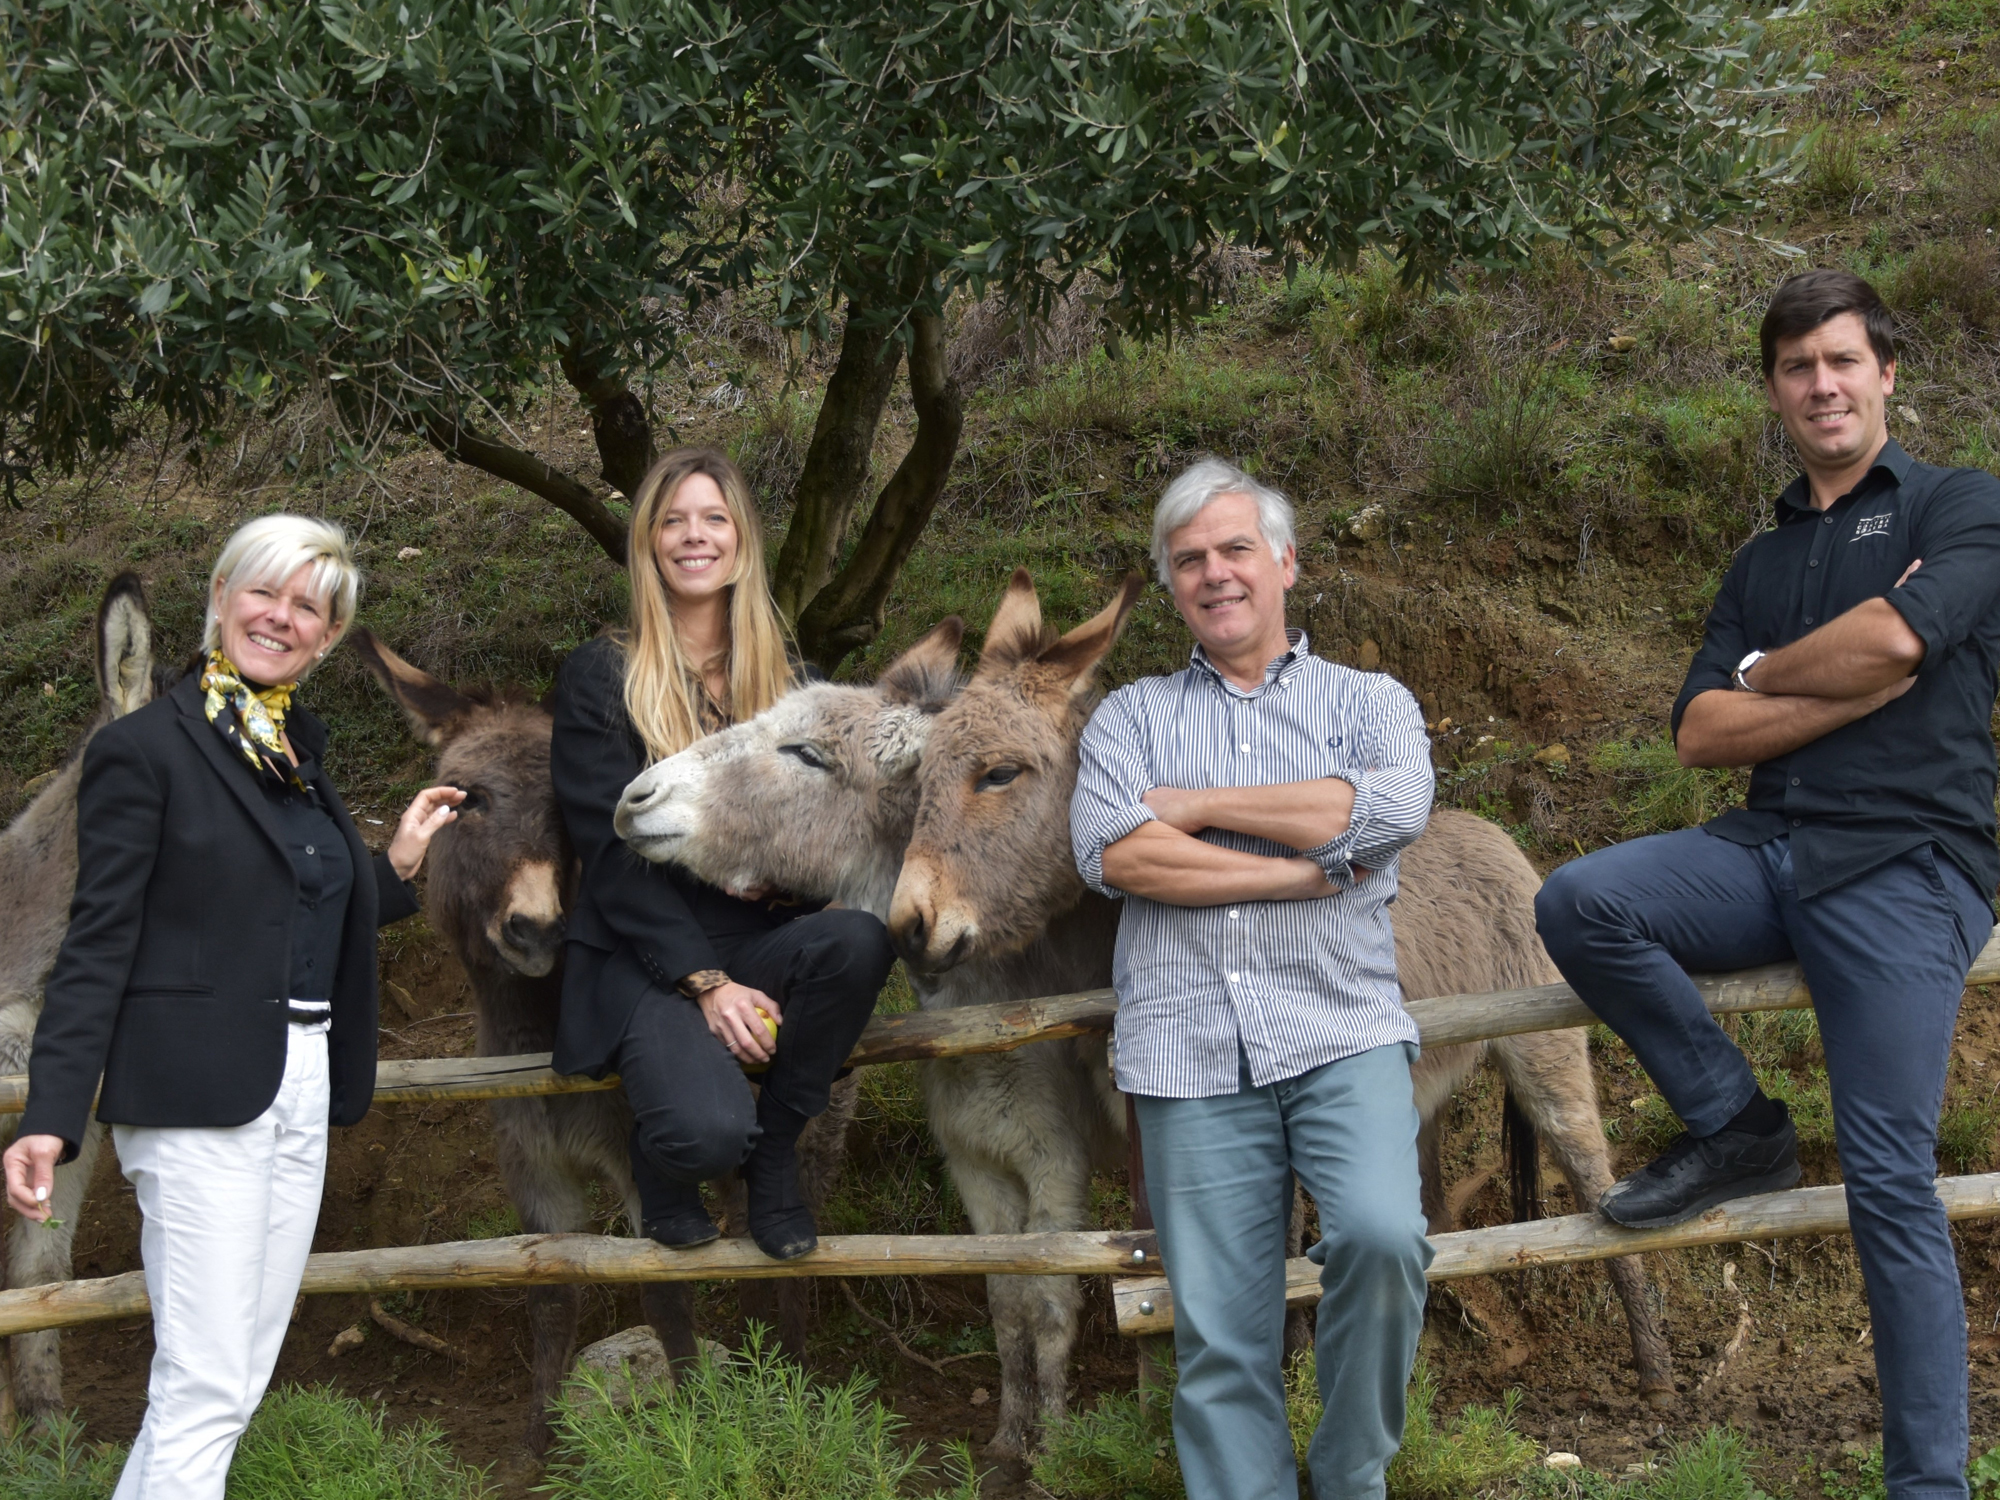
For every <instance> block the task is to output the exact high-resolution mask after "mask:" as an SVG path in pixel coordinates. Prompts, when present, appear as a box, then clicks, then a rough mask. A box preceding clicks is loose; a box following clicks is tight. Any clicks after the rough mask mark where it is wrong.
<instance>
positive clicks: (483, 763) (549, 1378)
mask: <svg viewBox="0 0 2000 1500" xmlns="http://www.w3.org/2000/svg"><path fill="white" fill-rule="evenodd" d="M355 637H356V640H355V645H356V649H357V650H359V651H360V653H361V655H362V658H363V660H365V661H366V662H367V663H368V666H369V668H370V669H371V670H372V671H373V672H374V673H375V675H376V677H377V678H379V679H380V681H381V683H382V685H383V687H385V688H386V689H387V690H388V692H389V696H390V697H391V698H392V699H394V700H395V702H396V703H397V704H398V706H400V707H401V708H402V710H403V713H404V715H405V716H406V717H407V718H408V720H409V722H410V725H411V728H412V729H413V731H414V732H415V734H416V736H417V738H418V739H419V740H421V741H423V742H424V743H425V744H427V745H429V746H430V747H431V748H432V749H433V750H435V751H436V752H437V776H438V779H439V780H441V781H448V782H450V783H452V784H453V785H455V786H458V787H462V788H464V790H465V792H466V799H465V801H464V802H462V803H460V804H459V808H458V817H457V819H456V820H455V821H454V822H453V823H451V824H450V825H449V826H447V827H446V828H444V829H442V830H440V831H439V833H438V835H437V836H436V838H435V839H433V840H432V843H431V850H430V875H429V877H428V882H427V886H426V891H425V911H426V914H427V915H428V916H429V918H430V921H431V925H432V926H434V927H435V928H436V929H437V930H438V931H439V932H440V933H441V934H443V936H444V938H445V940H446V941H447V942H448V943H450V945H451V948H452V951H453V953H455V954H456V955H457V956H458V960H459V962H460V964H462V965H463V966H464V969H465V973H466V977H467V978H468V979H469V980H470V981H471V984H472V993H473V1012H474V1018H475V1019H474V1029H475V1035H476V1042H477V1046H478V1048H479V1052H480V1055H481V1056H486V1057H495V1056H511V1055H515V1054H519V1053H523V1052H547V1051H549V1050H550V1049H551V1048H552V1047H553V1046H554V1045H555V1034H556V1013H557V1006H558V1003H559V1000H560V997H561V994H562V956H563V933H564V928H565V923H566V911H567V901H568V898H569V894H570V892H571V890H572V888H573V882H574V878H575V872H574V856H573V854H572V853H571V850H570V847H569V840H568V836H567V834H566V832H565V830H564V827H563V821H562V814H561V811H560V809H558V807H557V805H556V799H555V791H554V788H553V787H552V786H551V785H550V782H549V737H550V733H551V730H552V729H553V720H552V719H551V718H550V717H549V713H548V710H547V709H546V708H544V707H542V706H541V705H539V704H536V703H532V702H530V701H528V700H527V698H526V697H525V695H523V694H521V693H518V692H497V693H496V692H489V691H485V690H476V691H473V692H467V693H462V692H460V691H458V690H457V689H455V688H453V687H451V686H449V685H447V684H446V683H444V682H441V681H439V680H438V679H437V678H435V677H432V676H430V675H429V674H428V673H426V672H423V671H421V670H419V669H418V668H416V667H414V666H412V665H411V664H410V663H409V662H407V661H405V660H403V658H401V657H400V656H398V655H396V653H395V652H393V651H391V650H390V649H389V648H388V647H387V646H385V645H383V644H382V642H381V641H380V640H379V639H377V638H376V637H375V636H374V635H372V634H371V633H370V632H368V631H367V630H365V629H357V630H356V631H355ZM489 1109H490V1111H491V1118H492V1121H493V1133H494V1137H495V1139H496V1142H497V1155H498V1158H499V1166H500V1176H501V1180H502V1181H503V1182H505V1183H506V1186H507V1194H508V1197H509V1198H510V1199H511V1200H512V1201H513V1204H514V1208H515V1211H516V1213H518V1214H519V1216H520V1219H521V1225H522V1227H523V1228H524V1229H526V1230H527V1231H529V1232H530V1233H535V1234H560V1233H574V1232H577V1231H581V1230H586V1229H588V1228H589V1226H590V1222H591V1210H590V1202H589V1199H588V1197H587V1193H588V1190H589V1188H590V1186H591V1185H592V1184H593V1183H603V1184H605V1185H606V1186H608V1187H609V1188H610V1189H611V1191H612V1193H613V1195H614V1196H615V1197H616V1199H617V1200H618V1201H619V1202H621V1203H623V1204H624V1205H625V1216H626V1221H627V1223H628V1224H631V1225H637V1224H638V1223H639V1205H638V1197H637V1193H636V1191H635V1189H634V1186H633V1183H632V1169H631V1158H630V1156H629V1154H628V1146H627V1142H628V1140H629V1138H630V1136H631V1131H632V1113H631V1110H630V1108H629V1107H628V1105H627V1104H626V1101H625V1096H624V1094H623V1093H622V1092H618V1091H615V1090H614V1091H611V1092H606V1093H588V1094H564V1095H555V1096H548V1097H540V1098H527V1099H496V1100H494V1101H492V1103H491V1104H490V1105H489ZM853 1109H854V1085H853V1084H852V1082H851V1081H850V1082H848V1083H846V1084H845V1085H843V1086H840V1087H837V1088H836V1090H835V1096H834V1104H833V1107H832V1108H830V1109H829V1110H828V1111H827V1114H826V1115H825V1116H822V1117H821V1120H820V1121H817V1122H815V1127H814V1128H813V1129H811V1130H809V1131H808V1132H807V1133H806V1135H805V1137H804V1138H803V1139H802V1140H801V1142H800V1152H801V1166H800V1178H801V1181H802V1183H803V1184H804V1186H805V1189H806V1191H807V1193H808V1194H809V1195H813V1196H815V1197H818V1196H823V1194H824V1191H825V1186H826V1184H827V1183H829V1182H831V1180H832V1179H833V1178H834V1177H835V1176H836V1175H838V1172H839V1166H840V1160H841V1156H842V1154H843V1151H844V1147H845V1139H846V1136H845V1129H846V1125H847V1122H848V1120H849V1119H850V1118H851V1117H852V1114H853ZM724 1197H725V1202H726V1204H727V1208H728V1216H729V1218H730V1221H731V1227H732V1232H741V1220H742V1218H743V1206H742V1204H741V1202H740V1201H739V1200H740V1199H741V1197H742V1192H741V1185H740V1184H737V1183H733V1182H732V1183H730V1184H728V1185H726V1187H725V1192H724ZM806 1299H807V1289H806V1287H805V1286H804V1285H803V1284H802V1283H800V1282H796V1281H785V1282H781V1283H778V1284H776V1285H774V1286H771V1287H768V1288H767V1287H766V1286H765V1285H764V1284H762V1283H746V1284H745V1285H744V1287H743V1288H742V1290H741V1292H740V1294H739V1301H740V1303H741V1304H742V1306H743V1309H744V1312H745V1315H746V1316H755V1317H759V1318H761V1319H762V1320H763V1321H765V1322H767V1323H771V1324H773V1325H774V1326H775V1327H776V1329H777V1332H778V1335H779V1342H780V1345H781V1347H783V1348H784V1349H786V1350H787V1351H788V1352H790V1353H793V1354H798V1353H799V1352H801V1351H802V1350H803V1348H804V1342H805V1326H806V1317H807V1300H806ZM640 1301H641V1304H642V1305H643V1307H644V1309H645V1313H646V1319H647V1321H648V1322H649V1323H650V1324H651V1325H652V1327H653V1330H654V1332H655V1333H657V1334H658V1335H659V1337H660V1342H661V1344H662V1346H663V1347H664V1348H665V1350H666V1353H667V1356H668V1358H669V1360H670V1361H672V1362H673V1365H674V1366H675V1367H676V1368H686V1367H687V1366H688V1364H689V1363H690V1362H691V1361H693V1360H694V1359H695V1357H696V1349H697V1340H696V1337H695V1316H694V1288H693V1284H692V1283H691V1282H685V1281H680V1282H656V1283H648V1284H646V1285H645V1286H643V1287H642V1288H641V1289H640ZM581 1306H582V1291H581V1289H580V1288H578V1287H562V1286H551V1287H533V1288H530V1289H529V1292H528V1325H529V1329H530V1332H531V1334H532V1338H533V1355H532V1361H533V1363H532V1388H533V1402H532V1405H533V1416H532V1417H531V1419H530V1424H529V1428H528V1431H527V1434H526V1442H527V1446H528V1449H529V1451H530V1452H531V1453H533V1454H534V1455H535V1456H536V1457H537V1458H540V1457H542V1456H544V1455H545V1454H546V1452H547V1450H548V1445H549V1441H550V1437H551V1429H550V1425H549V1418H548V1412H549V1406H550V1403H551V1402H552V1401H553V1400H554V1398H555V1396H556V1394H557V1392H558V1391H559V1390H560V1389H561V1386H562V1383H563V1380H564V1379H565V1377H566V1376H567V1375H568V1373H569V1369H570V1364H571V1360H572V1358H573V1356H574V1354H575V1349H576V1335H577V1324H578V1318H579V1313H580V1311H581Z"/></svg>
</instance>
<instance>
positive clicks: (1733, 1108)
mask: <svg viewBox="0 0 2000 1500" xmlns="http://www.w3.org/2000/svg"><path fill="white" fill-rule="evenodd" d="M1762 344H1763V362H1764V380H1765V387H1766V390H1767V392H1768V394H1769V397H1770V401H1771V405H1772V408H1773V409H1774V410H1775V411H1776V412H1777V413H1778V415H1779V417H1780V418H1781V419H1782V421H1783V422H1784V426H1785V431H1786V433H1787V434H1788V435H1789V436H1790V437H1791V440H1792V445H1793V447H1794V448H1795V449H1796V450H1797V452H1798V455H1799V459H1800V462H1801V465H1802V467H1803V468H1804V470H1805V472H1804V473H1803V474H1801V475H1800V476H1799V477H1798V479H1796V480H1795V481H1793V483H1792V485H1791V486H1790V487H1789V488H1788V489H1787V490H1786V491H1785V492H1784V494H1783V495H1782V496H1781V497H1780V499H1779V501H1778V516H1777V521H1776V524H1775V525H1773V526H1772V528H1771V529H1770V530H1768V531H1766V532H1763V533H1762V534H1760V535H1758V536H1756V537H1754V538H1752V539H1751V541H1750V542H1749V543H1748V544H1747V545H1746V546H1745V547H1744V548H1743V550H1742V551H1741V552H1739V553H1738V554H1737V557H1736V561H1735V563H1734V565H1733V566H1732V567H1731V568H1730V570H1729V574H1728V576H1727V577H1726V578H1725V579H1724V580H1723V583H1722V588H1721V591H1720V592H1719V593H1718V594H1717V596H1716V600H1715V605H1714V608H1713V609H1712V610H1711V611H1710V613H1709V617H1708V624H1707V628H1706V634H1705V636H1704V639H1703V642H1702V646H1701V650H1700V651H1699V652H1698V653H1697V654H1696V656H1695V659H1694V664H1693V666H1692V667H1691V668H1690V669H1689V671H1688V677H1687V684H1686V686H1685V687H1683V688H1682V689H1681V694H1680V697H1679V699H1678V700H1677V701H1676V702H1675V704H1674V715H1673V724H1674V737H1675V743H1676V746H1677V748H1678V750H1679V752H1680V759H1681V763H1682V764H1683V765H1689V766H1754V767H1755V770H1754V771H1753V772H1752V774H1751V778H1750V795H1749V798H1748V805H1747V806H1745V807H1742V808H1738V809H1736V810H1734V811H1732V812H1729V813H1725V814H1724V815H1723V816H1722V817H1720V818H1717V819H1716V820H1715V821H1714V822H1712V823H1710V824H1708V825H1707V826H1706V827H1703V828H1695V829H1688V830H1686V831H1684V832H1680V833H1669V834H1661V835H1658V836H1656V837H1653V838H1646V839H1637V840H1634V841H1633V842H1631V843H1627V844H1620V845H1616V846H1614V847H1612V848H1609V849H1602V850H1599V851H1598V852H1596V853H1594V854H1590V855H1587V856H1585V857H1584V858H1582V859H1579V860H1574V861H1572V862H1571V863H1569V864H1567V865H1565V866H1563V867H1562V868H1561V869H1559V870H1557V871H1556V872H1555V874H1554V875H1552V876H1551V877H1550V878H1549V881H1548V884H1547V885H1546V886H1544V887H1543V890H1542V893H1541V896H1540V898H1539V899H1538V901H1537V902H1536V917H1537V921H1538V925H1539V927H1540V929H1541V934H1542V938H1543V941H1544V942H1545V943H1546V944H1547V946H1548V949H1549V953H1550V955H1551V957H1553V958H1554V959H1555V961H1556V964H1557V966H1558V967H1559V968H1560V969H1561V970H1562V972H1563V975H1564V977H1565V978H1567V979H1568V980H1569V982H1570V983H1571V984H1572V985H1573V986H1574V987H1575V989H1576V991H1577V993H1578V994H1579V995H1580V996H1582V997H1583V1000H1584V1003H1585V1004H1587V1005H1588V1006H1589V1007H1590V1008H1591V1009H1592V1010H1593V1011H1595V1012H1596V1013H1597V1014H1598V1015H1599V1016H1601V1017H1602V1018H1603V1019H1604V1021H1605V1022H1606V1024H1608V1025H1609V1026H1610V1027H1611V1028H1612V1030H1614V1031H1616V1032H1617V1033H1618V1034H1619V1035H1620V1036H1621V1037H1623V1038H1624V1039H1625V1041H1626V1042H1627V1043H1628V1044H1629V1045H1630V1046H1631V1048H1632V1050H1633V1052H1634V1053H1635V1054H1636V1055H1637V1057H1638V1058H1639V1061H1640V1062H1641V1063H1642V1064H1643V1065H1644V1066H1645V1068H1646V1071H1647V1072H1648V1073H1649V1074H1650V1075H1651V1077H1652V1079H1653V1081H1654V1083H1655V1084H1657V1085H1658V1087H1659V1090H1660V1093H1661V1094H1662V1096H1663V1097H1665V1099H1666V1100H1667V1102H1668V1103H1669V1104H1671V1105H1672V1106H1673V1108H1674V1110H1675V1112H1676V1113H1677V1114H1678V1115H1679V1116H1680V1118H1681V1120H1682V1122H1683V1123H1684V1124H1685V1125H1686V1127H1687V1131H1686V1134H1684V1135H1683V1136H1682V1137H1681V1138H1680V1139H1679V1140H1677V1141H1676V1142H1675V1143H1674V1144H1673V1145H1672V1146H1671V1147H1669V1148H1668V1150H1667V1151H1666V1153H1665V1154H1664V1155H1662V1156H1660V1157H1659V1158H1658V1159H1657V1160H1655V1161H1653V1162H1651V1163H1649V1164H1648V1165H1647V1166H1645V1167H1642V1168H1641V1169H1640V1170H1638V1171H1637V1172H1634V1173H1632V1174H1631V1175H1630V1176H1628V1177H1626V1178H1625V1179H1624V1180H1623V1181H1621V1182H1619V1183H1618V1184H1617V1185H1616V1186H1615V1187H1613V1188H1612V1189H1611V1190H1610V1191H1609V1192H1607V1193H1606V1194H1605V1195H1604V1198H1603V1201H1602V1203H1601V1204H1600V1205H1599V1206H1600V1208H1601V1209H1602V1211H1603V1212H1604V1214H1605V1215H1606V1217H1608V1218H1610V1219H1612V1220H1613V1221H1614V1222H1616V1223H1620V1224H1626V1225H1630V1226H1633V1227H1652V1226H1656V1225H1664V1224H1677V1223H1679V1222H1681V1221H1682V1220H1684V1219H1689V1218H1692V1217H1694V1216H1695V1215H1696V1214H1698V1213H1700V1212H1701V1211H1702V1210H1704V1209H1706V1208H1709V1207H1711V1206H1713V1205H1714V1204H1716V1203H1720V1202H1722V1201H1724V1200H1726V1199H1729V1198H1734V1197H1739V1196H1741V1195H1743V1194H1746V1193H1754V1192H1764V1191H1770V1190H1774V1189H1778V1188H1785V1187H1789V1186H1791V1185H1792V1184H1793V1183H1795V1182H1797V1181H1798V1177H1799V1167H1798V1148H1797V1137H1796V1135H1795V1134H1794V1132H1793V1129H1792V1124H1791V1121H1790V1118H1789V1117H1788V1115H1787V1113H1786V1110H1785V1106H1784V1104H1783V1103H1781V1102H1779V1101H1777V1100H1774V1099H1771V1098H1769V1097H1767V1096H1766V1095H1765V1093H1764V1091H1763V1090H1762V1089H1761V1088H1760V1087H1759V1086H1758V1081H1757V1078H1756V1075H1755V1074H1754V1073H1753V1072H1752V1070H1751V1068H1750V1065H1749V1063H1748V1062H1747V1061H1746V1060H1745V1059H1744V1056H1743V1054H1742V1053H1741V1052H1740V1051H1739V1050H1738V1049H1737V1047H1736V1045H1735V1044H1734V1043H1733V1042H1732V1041H1730V1039H1729V1037H1728V1036H1727V1035H1726V1034H1725V1033H1724V1032H1723V1030H1722V1028H1721V1027H1720V1026H1718V1025H1717V1024H1716V1022H1715V1020H1714V1018H1713V1017H1711V1016H1710V1015H1709V1013H1708V1011H1707V1009H1706V1007H1705V1006H1704V1005H1703V1004H1702V1001H1701V997H1700V995H1699V994H1698V992H1697V991H1696V990H1695V987H1694V985H1693V982H1692V981H1691V980H1690V979H1689V978H1688V974H1687V971H1688V970H1719V969H1739V968H1745V967H1748V966H1750V965H1753V964H1766V963H1775V962H1779V961H1781V960H1784V959H1789V958H1796V959H1797V961H1798V962H1799V964H1800V966H1801V967H1802V968H1803V969H1804V971H1805V976H1806V982H1807V984H1808V985H1809V986H1810V987H1811V989H1812V995H1813V1009H1814V1010H1815V1012H1816V1013H1817V1015H1818V1019H1819V1029H1820V1039H1821V1042H1822V1045H1823V1047H1824V1050H1825V1054H1826V1068H1827V1078H1828V1082H1829V1084H1830V1085H1831V1088H1832V1093H1833V1116H1834V1136H1835V1141H1836V1144H1837V1145H1838V1147H1839V1151H1840V1166H1841V1174H1842V1177H1843V1178H1844V1180H1845V1183H1846V1188H1847V1202H1848V1214H1849V1222H1850V1224H1851V1226H1852V1229H1853V1234H1854V1243H1855V1249H1856V1251H1857V1253H1858V1255H1859V1258H1860V1261H1861V1270H1862V1277H1863V1280H1864V1282H1865V1283H1866V1287H1867V1292H1868V1303H1869V1307H1870V1309H1871V1312H1872V1314H1873V1328H1874V1335H1875V1362H1876V1369H1877V1373H1878V1376H1879V1379H1880V1386H1881V1393H1882V1407H1883V1454H1884V1464H1883V1468H1884V1475H1885V1478H1886V1479H1887V1482H1888V1493H1889V1495H1890V1497H1891V1500H1916V1497H1919V1496H1922V1497H1932V1496H1952V1497H1962V1496H1964V1495H1965V1494H1966V1483H1965V1477H1964V1470H1965V1459H1966V1445H1967V1422H1966V1416H1967V1412H1966V1347H1965V1313H1964V1306H1963V1303H1962V1302H1961V1300H1960V1291H1959V1283H1958V1268H1957V1263H1956V1260H1955V1258H1954V1256H1953V1253H1952V1244H1951V1236H1950V1233H1949V1231H1948V1229H1947V1227H1946V1222H1945V1216H1944V1210H1943V1208H1942V1206H1941V1205H1940V1204H1939V1203H1938V1200H1937V1194H1936V1192H1935V1191H1934V1189H1933V1187H1932V1179H1933V1178H1934V1176H1935V1174H1936V1170H1937V1163H1936V1156H1935V1150H1936V1141H1937V1121H1938V1112H1939V1109H1940V1108H1941V1106H1942V1104H1943V1099H1944V1085H1945V1070H1946V1065H1947V1063H1948V1061H1949V1058H1950V1052H1951V1042H1952V1028H1953V1025H1954V1023H1955V1021H1956V1019H1957V1015H1958V1004H1959V998H1960V996H1961V994H1962V993H1963V991H1964V983H1965V974H1966V971H1967V969H1968V968H1970V967H1971V963H1972V960H1973V958H1974V957H1975V956H1976V955H1977V954H1978V952H1979V951H1980V949H1981V948H1982V947H1983V946H1984V945H1985V943H1986V941H1987V938H1988V936H1989V934H1990V933H1991V931H1992V927H1993V907H1992V899H1991V898H1992V894H1993V890H1994V886H1995V883H1996V881H2000V850H1996V847H1995V842H1994V800H1993V799H1994V770H1995V766H1994V746H1993V738H1992V734H1991V732H1990V719H1991V715H1992V712H1993V703H1994V691H1995V673H1996V668H2000V481H1996V480H1995V479H1994V478H1993V476H1992V475H1990V474H1986V473H1982V472H1981V471H1979V470H1976V469H1940V468H1934V467H1932V466H1931V465H1929V464H1920V463H1918V462H1916V460H1914V459H1912V458H1911V457H1910V456H1909V454H1907V453H1905V452H1904V451H1903V450H1902V449H1901V448H1900V447H1898V446H1897V445H1896V444H1895V443H1893V442H1891V441H1890V440H1889V434H1888V427H1887V425H1886V423H1885V421H1884V407H1885V404H1886V402H1887V398H1888V396H1889V394H1890V393H1891V392H1892V391H1893V390H1894V389H1895V381H1896V351H1895V343H1894V339H1893V335H1892V331H1891V325H1890V320H1889V314H1888V310H1887V309H1886V308H1885V307H1884V306H1883V305H1882V302H1881V299H1880V298H1879V297H1877V296H1876V294H1875V291H1874V289H1873V288H1872V287H1870V286H1869V285H1868V284H1867V283H1866V282H1865V281H1863V280H1861V278H1860V277H1858V276H1854V275H1851V274H1849V273H1847V272H1845V271H1811V272H1807V273H1806V274H1804V275H1802V276H1795V277H1793V278H1792V279H1791V280H1789V281H1787V282H1786V283H1785V284H1784V285H1783V286H1781V287H1780V288H1779V289H1778V291H1777V293H1776V294H1775V295H1774V296H1773V297H1772V299H1771V306H1770V309H1769V311H1768V312H1767V314H1766V315H1765V318H1764V325H1763V332H1762Z"/></svg>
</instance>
